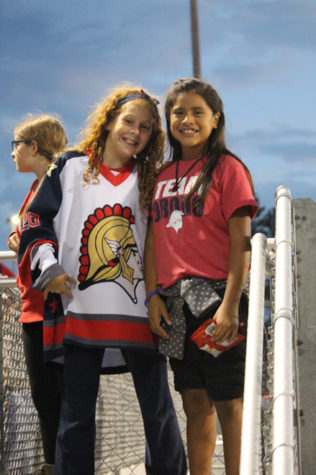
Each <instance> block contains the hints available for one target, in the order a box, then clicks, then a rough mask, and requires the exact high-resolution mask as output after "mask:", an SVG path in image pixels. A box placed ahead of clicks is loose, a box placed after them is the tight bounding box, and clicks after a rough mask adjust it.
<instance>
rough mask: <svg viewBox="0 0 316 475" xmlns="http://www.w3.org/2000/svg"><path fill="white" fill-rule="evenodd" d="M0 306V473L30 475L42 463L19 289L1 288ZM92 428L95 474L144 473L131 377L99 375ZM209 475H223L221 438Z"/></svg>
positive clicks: (179, 404) (177, 402)
mask: <svg viewBox="0 0 316 475" xmlns="http://www.w3.org/2000/svg"><path fill="white" fill-rule="evenodd" d="M0 305H1V318H0V325H1V328H0V329H1V333H0V345H1V361H0V364H1V376H0V379H1V381H0V391H1V401H2V404H1V427H0V431H1V433H0V436H1V440H0V450H1V462H0V473H3V474H5V475H24V474H31V473H33V472H34V471H35V470H36V469H38V468H39V467H40V466H41V464H42V463H43V452H42V445H41V437H40V431H39V423H38V419H37V413H36V411H35V409H34V406H33V402H32V400H31V394H30V388H29V382H28V376H27V373H26V368H25V362H24V354H23V346H22V339H21V325H20V323H18V320H19V317H20V306H21V303H20V297H19V292H18V290H17V289H16V288H5V289H1V293H0ZM169 382H170V388H171V391H172V396H173V399H174V404H175V407H176V411H177V415H178V420H179V425H180V428H181V432H182V436H183V440H184V443H186V434H185V426H186V420H185V419H186V418H185V415H184V412H183V409H182V401H181V397H180V395H179V394H178V393H176V392H175V391H173V377H172V373H171V372H170V373H169ZM96 424H97V439H96V474H97V475H113V474H114V475H144V474H145V470H144V465H143V461H144V446H145V441H144V431H143V423H142V417H141V413H140V410H139V406H138V401H137V398H136V395H135V390H134V385H133V381H132V377H131V375H130V374H128V373H127V374H119V375H109V376H106V375H103V376H102V377H101V383H100V390H99V396H98V402H97V416H96ZM213 474H216V475H223V474H225V469H224V458H223V449H222V440H221V435H220V434H219V436H218V440H217V446H216V451H215V455H214V461H213ZM162 475H163V474H162Z"/></svg>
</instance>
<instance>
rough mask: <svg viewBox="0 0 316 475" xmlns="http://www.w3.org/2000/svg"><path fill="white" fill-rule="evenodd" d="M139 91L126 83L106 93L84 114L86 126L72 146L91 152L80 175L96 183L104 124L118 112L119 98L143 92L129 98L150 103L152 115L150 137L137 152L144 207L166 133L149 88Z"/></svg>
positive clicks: (160, 161) (105, 131) (150, 191)
mask: <svg viewBox="0 0 316 475" xmlns="http://www.w3.org/2000/svg"><path fill="white" fill-rule="evenodd" d="M142 91H143V90H142V89H141V88H137V87H129V86H121V87H118V88H116V89H114V90H113V92H112V93H111V94H110V95H109V96H107V97H106V98H105V99H103V100H102V101H101V102H100V103H99V104H97V106H96V107H95V109H94V110H93V112H92V113H91V114H90V115H89V117H88V118H87V121H86V126H85V128H84V129H83V130H82V131H81V133H80V135H79V140H80V139H81V140H80V141H79V143H78V144H76V145H75V149H76V150H78V151H79V152H83V153H85V152H87V151H89V152H90V154H89V161H88V168H87V169H86V170H85V172H84V175H83V179H84V181H85V183H87V184H88V183H98V182H99V178H98V175H99V171H100V165H101V163H102V160H103V153H104V150H105V144H106V140H107V137H108V134H109V131H108V130H107V126H108V125H109V124H110V123H111V122H112V121H113V120H114V119H115V118H116V117H117V116H118V115H119V114H120V109H121V106H120V100H121V99H122V98H124V97H125V96H127V95H129V94H133V93H141V94H143V96H144V97H139V98H136V99H132V100H135V101H145V103H146V104H148V105H149V106H150V107H151V109H152V114H153V119H154V120H153V127H152V133H151V136H150V139H149V141H148V143H147V145H146V147H145V148H144V150H142V151H141V152H140V153H139V154H138V155H137V167H138V186H139V191H140V205H141V207H143V208H147V207H149V206H150V204H151V200H152V194H153V189H154V185H155V180H156V177H157V171H158V169H159V168H160V167H161V165H162V163H163V158H164V140H165V133H164V131H163V129H162V123H161V117H160V114H159V111H158V108H157V101H156V99H154V98H153V97H152V96H151V95H150V94H148V92H146V91H143V92H142Z"/></svg>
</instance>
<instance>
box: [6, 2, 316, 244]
mask: <svg viewBox="0 0 316 475" xmlns="http://www.w3.org/2000/svg"><path fill="white" fill-rule="evenodd" d="M198 14H199V29H200V50H201V76H202V79H204V80H205V81H207V82H209V83H210V84H212V85H213V86H214V87H215V88H216V89H217V91H218V93H219V94H220V96H221V98H222V100H223V102H224V107H225V109H224V110H225V115H226V122H227V127H226V141H227V145H228V148H230V149H231V150H232V151H233V152H234V153H236V154H237V155H238V156H240V158H242V160H243V161H244V162H245V163H246V165H247V166H248V167H249V168H250V170H251V172H252V175H253V178H254V183H255V189H256V193H257V195H258V196H259V199H260V204H261V205H264V206H266V208H267V209H268V208H271V207H272V206H273V205H274V191H275V189H276V188H277V187H278V186H279V185H286V186H288V187H289V188H290V190H291V192H292V196H293V197H294V198H306V197H308V198H311V199H313V200H314V201H316V57H315V52H316V2H315V0H309V1H308V0H307V1H303V0H302V1H301V0H286V1H276V0H198ZM0 32H1V48H0V51H1V53H0V54H1V74H0V90H1V99H0V103H1V108H0V145H1V150H2V152H1V156H0V166H1V180H0V198H1V199H0V220H1V226H0V249H1V250H6V249H7V247H6V238H7V235H8V233H9V231H10V227H9V225H8V223H6V219H7V218H8V217H10V216H11V215H12V214H14V213H17V212H18V210H19V206H20V204H21V203H22V201H23V199H24V197H25V195H26V193H27V191H28V189H29V187H30V185H31V183H32V182H33V179H34V176H33V175H30V174H24V175H22V174H19V173H18V172H17V171H16V168H15V165H14V162H13V160H12V159H11V156H10V154H11V140H12V139H13V131H14V128H15V126H16V125H17V124H18V123H19V122H21V121H22V120H23V119H24V118H25V116H26V115H27V114H28V113H33V114H38V113H52V114H57V115H58V116H59V117H60V119H61V120H62V122H63V124H64V126H65V128H66V131H67V135H68V138H69V143H70V145H71V144H73V142H74V141H75V139H76V137H77V135H78V133H79V131H80V129H81V128H82V126H83V124H84V120H85V118H86V117H87V115H88V114H89V113H90V112H91V110H92V108H93V106H94V105H95V104H96V103H97V102H98V101H99V100H100V99H101V98H102V97H103V96H104V95H106V94H107V93H108V91H109V90H110V89H111V88H113V87H114V86H116V85H118V84H119V83H121V82H123V81H129V82H131V83H132V84H133V85H141V86H143V87H144V88H146V89H148V90H149V91H150V92H151V93H152V94H154V95H156V96H158V97H159V98H160V100H161V106H162V110H163V103H164V98H165V95H166V92H167V90H168V88H169V86H170V85H171V83H172V82H173V81H174V80H175V79H177V78H179V77H189V76H192V75H193V70H192V49H191V29H190V1H189V0H89V1H86V0H84V1H83V0H53V1H52V0H1V4H0Z"/></svg>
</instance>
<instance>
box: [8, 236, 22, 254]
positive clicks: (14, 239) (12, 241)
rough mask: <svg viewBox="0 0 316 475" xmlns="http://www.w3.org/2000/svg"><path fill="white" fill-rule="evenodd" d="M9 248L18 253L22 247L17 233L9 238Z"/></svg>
mask: <svg viewBox="0 0 316 475" xmlns="http://www.w3.org/2000/svg"><path fill="white" fill-rule="evenodd" d="M8 247H9V249H11V251H13V252H15V253H18V250H19V247H20V238H19V236H18V234H17V233H12V234H10V236H9V237H8Z"/></svg>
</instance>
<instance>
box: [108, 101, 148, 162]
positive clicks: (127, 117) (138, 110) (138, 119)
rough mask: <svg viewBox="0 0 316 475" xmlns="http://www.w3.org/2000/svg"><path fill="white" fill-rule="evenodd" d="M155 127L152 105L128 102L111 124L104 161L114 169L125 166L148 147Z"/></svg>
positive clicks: (142, 102)
mask: <svg viewBox="0 0 316 475" xmlns="http://www.w3.org/2000/svg"><path fill="white" fill-rule="evenodd" d="M152 127H153V115H152V111H151V108H150V105H149V104H147V103H146V102H145V101H144V100H142V99H141V100H135V101H131V102H127V103H126V104H124V105H123V106H122V108H121V109H120V112H119V114H118V116H117V117H116V118H115V119H114V120H113V121H112V122H111V123H110V124H109V126H108V130H109V135H108V137H107V140H106V144H105V151H104V155H103V161H104V163H105V165H108V166H112V167H116V166H117V167H119V166H124V165H125V164H126V163H127V162H128V160H129V159H130V158H131V157H132V156H133V155H137V154H138V153H139V152H141V151H142V150H143V149H144V148H145V147H146V145H147V143H148V141H149V139H150V136H151V133H152Z"/></svg>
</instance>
